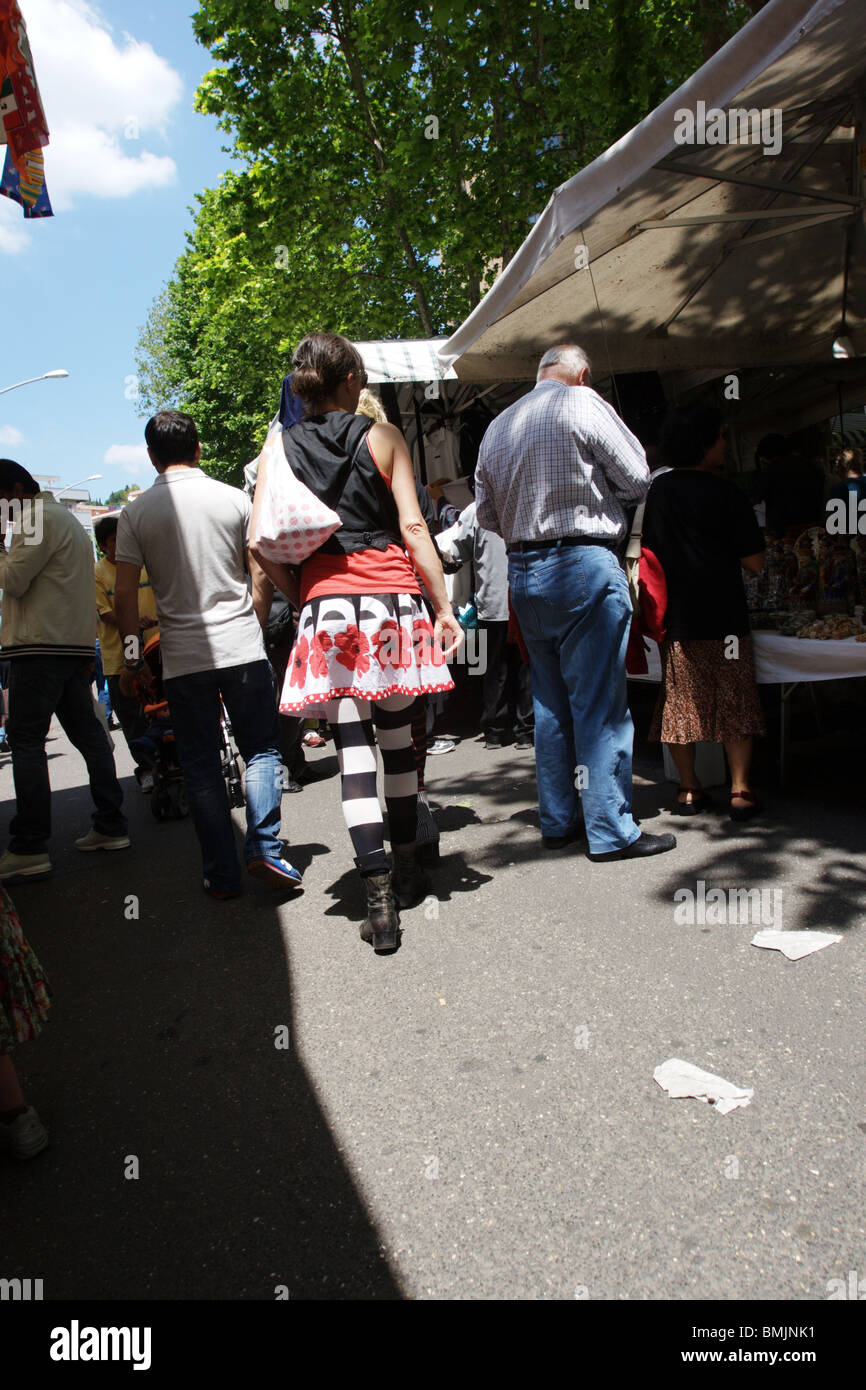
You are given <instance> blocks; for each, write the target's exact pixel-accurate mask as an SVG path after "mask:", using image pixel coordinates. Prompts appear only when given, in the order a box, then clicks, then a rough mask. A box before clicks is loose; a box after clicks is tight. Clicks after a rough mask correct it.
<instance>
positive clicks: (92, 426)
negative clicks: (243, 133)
mask: <svg viewBox="0 0 866 1390" xmlns="http://www.w3.org/2000/svg"><path fill="white" fill-rule="evenodd" d="M19 4H20V6H21V10H22V13H23V15H24V18H25V20H26V22H27V26H28V31H29V35H30V41H31V46H32V50H33V59H34V63H35V66H36V75H37V78H38V80H39V84H40V89H41V91H42V98H43V103H44V105H45V107H46V113H47V116H48V124H49V127H50V129H51V132H52V143H51V144H50V145H49V146H48V148H47V150H46V151H45V164H46V178H47V183H48V190H49V194H50V196H51V199H52V203H53V205H54V209H55V216H54V217H53V218H46V219H44V220H33V221H29V222H25V221H24V218H23V214H22V211H21V208H20V207H18V205H17V204H13V203H11V202H10V201H9V200H8V199H6V198H0V284H2V294H3V330H4V331H3V334H2V348H0V387H4V386H8V385H11V384H12V383H13V382H16V381H20V380H22V379H23V378H25V377H32V376H37V375H39V374H40V373H42V372H45V371H49V370H52V369H54V368H58V367H65V368H66V369H67V370H68V372H69V374H70V375H69V379H68V380H66V381H41V382H37V383H35V384H34V385H32V386H24V387H22V388H21V389H20V390H17V391H12V392H9V393H8V394H6V395H2V396H0V455H3V456H5V457H7V458H14V459H16V460H18V462H20V463H22V464H23V465H24V467H25V468H28V469H29V470H30V471H31V472H32V473H40V474H48V475H54V476H57V477H59V478H60V479H61V480H62V484H71V483H76V482H77V481H78V480H79V479H81V478H84V477H87V476H88V475H90V474H93V473H101V474H102V478H101V480H100V481H98V482H92V483H90V484H88V485H87V486H88V487H89V488H90V492H91V496H92V497H107V496H108V494H109V493H110V492H112V491H113V490H114V489H115V488H118V487H122V486H124V485H125V484H126V483H129V482H132V481H137V480H138V481H141V482H142V483H143V484H144V485H145V486H146V485H147V484H148V483H149V482H150V481H151V479H152V477H153V472H152V470H151V468H150V465H149V463H147V461H146V458H143V457H142V431H143V427H144V421H143V420H142V419H140V418H139V416H138V415H137V413H136V407H135V402H134V401H132V400H129V399H128V398H127V392H128V390H129V389H130V387H129V381H128V379H129V378H130V377H131V376H132V375H133V374H134V372H135V362H134V353H135V344H136V340H137V337H138V330H139V327H140V326H141V325H142V324H143V322H144V320H145V318H146V315H147V311H148V309H149V307H150V304H151V303H152V301H153V299H154V297H155V296H156V295H157V294H158V293H159V290H160V288H161V286H162V285H163V284H164V282H165V281H166V280H167V279H168V278H169V276H170V275H171V272H172V268H173V266H174V262H175V260H176V259H177V257H178V255H179V254H180V252H181V251H182V250H183V246H184V232H185V230H186V229H187V228H188V227H189V226H190V223H191V217H190V213H189V211H188V209H189V207H190V205H191V204H192V203H193V201H194V196H195V194H196V193H197V192H199V191H201V190H202V189H203V188H205V187H209V186H212V185H214V184H216V183H217V182H218V180H219V175H220V174H221V173H222V172H223V170H224V169H226V168H227V167H228V165H229V158H228V156H227V155H225V154H223V153H222V145H223V144H224V143H226V142H227V137H226V136H225V135H223V133H222V132H220V131H219V130H218V129H217V127H216V122H215V121H214V120H212V119H211V118H209V117H204V116H199V115H196V113H195V112H194V111H193V106H192V103H193V95H194V92H195V88H196V86H197V83H198V81H199V79H200V77H201V76H202V74H203V73H205V72H206V71H208V69H210V68H211V67H213V66H214V63H213V60H212V58H211V56H210V54H209V53H208V52H207V51H206V50H205V49H202V48H200V47H199V46H198V45H197V44H196V43H195V41H194V39H193V35H192V27H191V24H190V19H189V16H190V14H191V13H193V11H194V9H195V4H194V0H143V3H142V0H103V3H100V4H95V3H90V0H19Z"/></svg>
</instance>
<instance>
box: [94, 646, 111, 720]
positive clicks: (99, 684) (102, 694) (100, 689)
mask: <svg viewBox="0 0 866 1390" xmlns="http://www.w3.org/2000/svg"><path fill="white" fill-rule="evenodd" d="M93 680H94V682H95V684H96V698H97V699H98V701H99V703H100V704H101V705H102V708H103V709H104V710H105V719H106V723H108V724H110V723H111V716H112V713H113V711H112V708H111V691H110V690H109V687H108V678H107V677H106V675H105V672H104V671H103V669H102V652H101V651H100V650H99V642H98V641H97V643H96V657H95V660H94V662H93Z"/></svg>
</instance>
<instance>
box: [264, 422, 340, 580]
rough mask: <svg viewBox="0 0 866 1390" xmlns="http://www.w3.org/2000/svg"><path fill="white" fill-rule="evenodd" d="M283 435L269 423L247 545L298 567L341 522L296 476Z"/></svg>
mask: <svg viewBox="0 0 866 1390" xmlns="http://www.w3.org/2000/svg"><path fill="white" fill-rule="evenodd" d="M282 436H283V431H282V426H281V425H280V424H279V423H277V424H274V425H272V426H271V428H270V430H269V431H268V437H267V439H266V440H265V446H264V448H263V449H262V452H261V453H260V455H259V458H258V477H257V481H256V494H255V501H254V502H253V517H252V524H251V526H250V545H251V546H255V547H256V548H257V549H258V550H259V551H260V552H261V554H262V555H264V557H265V559H267V560H274V561H276V562H277V563H278V564H280V563H282V564H286V565H299V564H301V562H302V561H303V560H306V559H307V557H308V556H309V555H312V553H313V551H314V550H318V548H319V546H320V545H322V544H323V543H324V542H325V541H326V540H327V539H328V537H329V536H332V535H333V534H334V532H335V531H337V530H338V529H339V528H340V526H342V524H343V523H342V522H341V520H340V518H339V516H338V515H337V513H336V512H333V511H331V508H330V507H326V506H325V504H324V502H320V501H319V498H318V497H316V495H315V493H313V492H311V491H310V489H309V488H308V487H307V486H306V485H305V484H304V483H302V482H301V480H300V479H299V478H297V477H295V474H294V473H293V472H292V470H291V468H290V467H289V462H288V459H287V458H286V451H285V449H284V448H283V437H282Z"/></svg>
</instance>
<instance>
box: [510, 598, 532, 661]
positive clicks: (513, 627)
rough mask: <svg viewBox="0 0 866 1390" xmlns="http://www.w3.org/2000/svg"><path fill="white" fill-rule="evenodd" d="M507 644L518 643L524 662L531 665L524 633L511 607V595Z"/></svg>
mask: <svg viewBox="0 0 866 1390" xmlns="http://www.w3.org/2000/svg"><path fill="white" fill-rule="evenodd" d="M506 641H507V642H516V644H517V649H518V651H519V652H520V658H521V660H522V661H524V662H525V663H526V665H527V666H528V665H529V652H528V651H527V650H526V643H525V642H524V640H523V633H522V632H521V631H520V623H519V622H518V621H517V614H516V613H515V611H514V609H513V608H512V606H511V595H510V594H509V595H508V634H507V636H506Z"/></svg>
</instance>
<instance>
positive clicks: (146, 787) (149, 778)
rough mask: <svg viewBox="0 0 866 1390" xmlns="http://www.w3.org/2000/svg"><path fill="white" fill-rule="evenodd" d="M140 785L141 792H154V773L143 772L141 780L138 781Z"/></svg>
mask: <svg viewBox="0 0 866 1390" xmlns="http://www.w3.org/2000/svg"><path fill="white" fill-rule="evenodd" d="M138 785H139V786H140V787H141V790H142V791H143V792H145V793H147V792H152V791H153V773H152V772H142V774H141V776H140V777H139V779H138Z"/></svg>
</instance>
